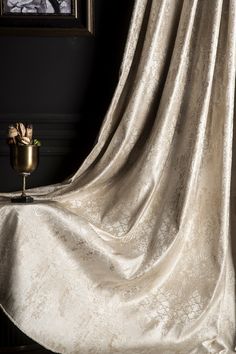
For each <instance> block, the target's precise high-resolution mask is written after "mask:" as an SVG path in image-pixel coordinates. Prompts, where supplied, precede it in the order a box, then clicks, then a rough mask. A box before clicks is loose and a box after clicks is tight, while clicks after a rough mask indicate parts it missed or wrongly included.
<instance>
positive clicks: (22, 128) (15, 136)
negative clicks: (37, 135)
mask: <svg viewBox="0 0 236 354" xmlns="http://www.w3.org/2000/svg"><path fill="white" fill-rule="evenodd" d="M7 143H8V144H15V145H21V146H25V145H36V146H41V142H40V141H39V140H38V139H33V126H32V124H26V125H24V124H23V123H15V124H11V125H10V126H9V127H8V135H7Z"/></svg>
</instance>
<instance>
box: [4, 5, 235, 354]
mask: <svg viewBox="0 0 236 354" xmlns="http://www.w3.org/2000/svg"><path fill="white" fill-rule="evenodd" d="M235 8H236V3H235V1H234V0H216V1H211V0H206V1H203V0H175V1H173V0H136V2H135V7H134V11H133V16H132V21H131V25H130V31H129V35H128V38H127V44H126V49H125V53H124V57H123V62H122V65H121V70H120V79H119V82H118V85H117V88H116V91H115V93H114V97H113V99H112V102H111V104H110V107H109V109H108V112H107V115H106V117H105V119H104V123H103V126H102V128H101V131H100V134H99V137H98V140H97V143H96V145H95V147H94V149H93V150H92V151H91V153H90V154H89V156H88V157H87V159H86V160H85V162H84V163H83V165H82V166H81V167H80V168H79V170H78V171H77V172H76V173H75V174H74V176H73V177H72V178H70V179H68V180H67V181H65V182H64V183H62V184H58V185H54V186H49V187H41V188H38V189H35V190H34V191H33V193H34V194H35V195H36V196H37V198H38V203H36V204H34V205H25V206H17V205H10V204H8V203H6V202H5V197H6V196H4V195H2V203H1V208H0V216H1V222H0V229H1V235H2V237H1V241H0V252H1V258H0V262H1V270H0V286H1V304H2V307H3V309H4V311H5V312H6V313H7V314H8V315H9V316H10V317H11V319H12V320H13V321H15V323H16V324H17V325H18V326H19V327H20V328H21V329H22V330H23V331H24V332H26V333H27V334H28V335H29V336H31V337H32V338H34V339H35V340H37V341H38V342H39V343H42V344H43V345H44V346H46V347H48V348H50V349H52V350H55V351H56V352H60V353H81V354H88V353H93V354H95V353H97V354H115V353H118V354H177V353H181V354H190V353H191V354H204V353H222V354H223V353H233V352H235V351H234V340H235V338H234V337H235V294H234V286H235V282H234V269H233V265H232V255H231V247H230V233H229V219H230V208H229V202H230V184H231V160H232V134H233V116H234V99H235V98H234V90H235V53H236V13H235Z"/></svg>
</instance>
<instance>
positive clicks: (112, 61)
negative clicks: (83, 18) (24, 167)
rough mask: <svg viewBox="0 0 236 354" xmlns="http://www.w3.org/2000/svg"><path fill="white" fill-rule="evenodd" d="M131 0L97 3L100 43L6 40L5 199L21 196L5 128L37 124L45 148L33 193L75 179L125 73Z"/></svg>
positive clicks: (2, 46)
mask: <svg viewBox="0 0 236 354" xmlns="http://www.w3.org/2000/svg"><path fill="white" fill-rule="evenodd" d="M133 2H134V1H133V0H112V1H111V0H95V33H96V35H95V37H92V36H91V37H89V36H82V37H36V36H34V37H33V36H28V37H26V36H24V37H19V36H17V37H14V36H0V67H1V79H0V166H1V173H0V192H4V191H12V190H16V189H19V188H20V180H19V177H17V175H16V174H15V172H14V171H13V170H12V169H11V167H10V164H9V149H8V146H7V145H6V142H5V136H6V130H7V126H8V125H9V124H10V123H12V122H15V121H23V122H31V123H33V124H34V128H35V134H34V135H35V137H37V138H39V139H40V140H42V143H43V145H42V148H41V160H40V165H39V168H38V170H37V171H36V172H34V173H33V174H32V176H30V178H29V179H28V185H29V186H38V185H46V184H50V183H55V182H59V181H61V180H63V179H64V178H66V177H67V176H69V175H70V174H72V173H73V172H74V171H75V170H76V169H77V168H78V167H79V165H80V164H81V162H82V161H83V159H84V158H85V156H86V155H87V154H88V152H89V151H90V149H91V147H92V145H93V142H94V139H95V137H96V135H97V133H98V130H99V127H100V125H101V122H102V119H103V117H104V115H105V113H106V110H107V107H108V105H109V102H110V99H111V97H112V94H113V91H114V88H115V85H116V82H117V79H118V73H119V66H120V62H121V58H122V53H123V49H124V45H125V38H126V35H127V30H128V24H129V20H130V16H131V12H132V7H133Z"/></svg>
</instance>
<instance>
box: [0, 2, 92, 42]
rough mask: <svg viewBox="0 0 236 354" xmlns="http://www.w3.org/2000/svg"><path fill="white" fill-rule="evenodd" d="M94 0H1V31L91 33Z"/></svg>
mask: <svg viewBox="0 0 236 354" xmlns="http://www.w3.org/2000/svg"><path fill="white" fill-rule="evenodd" d="M93 1H94V0H0V34H4V35H5V34H14V35H22V34H23V35H48V36H54V35H80V34H88V35H89V34H93V33H94V3H93Z"/></svg>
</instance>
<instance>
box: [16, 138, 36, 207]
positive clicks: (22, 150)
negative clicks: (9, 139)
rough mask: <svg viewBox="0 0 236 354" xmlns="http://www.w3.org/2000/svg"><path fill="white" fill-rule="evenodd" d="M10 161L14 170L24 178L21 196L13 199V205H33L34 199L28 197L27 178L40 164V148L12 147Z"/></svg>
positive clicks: (30, 146) (31, 146)
mask: <svg viewBox="0 0 236 354" xmlns="http://www.w3.org/2000/svg"><path fill="white" fill-rule="evenodd" d="M10 161H11V166H12V168H13V169H14V170H15V171H16V172H17V173H19V174H20V175H21V176H22V193H21V196H19V197H15V198H12V199H11V202H12V203H32V202H33V201H34V199H33V198H32V197H31V196H29V195H26V191H25V190H26V177H28V176H29V175H30V174H31V173H32V172H33V171H34V170H36V168H37V167H38V164H39V146H36V145H24V146H23V145H16V144H12V145H10Z"/></svg>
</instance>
